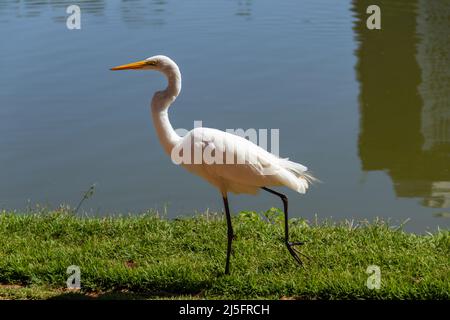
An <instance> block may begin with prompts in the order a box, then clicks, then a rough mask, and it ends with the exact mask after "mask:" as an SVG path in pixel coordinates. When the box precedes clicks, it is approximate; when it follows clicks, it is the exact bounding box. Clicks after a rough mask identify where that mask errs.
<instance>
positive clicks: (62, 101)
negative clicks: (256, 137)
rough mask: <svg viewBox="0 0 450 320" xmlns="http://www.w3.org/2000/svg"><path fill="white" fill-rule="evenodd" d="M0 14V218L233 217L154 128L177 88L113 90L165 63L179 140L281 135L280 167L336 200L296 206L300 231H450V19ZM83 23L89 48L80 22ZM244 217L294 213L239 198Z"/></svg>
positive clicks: (235, 206)
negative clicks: (157, 94)
mask: <svg viewBox="0 0 450 320" xmlns="http://www.w3.org/2000/svg"><path fill="white" fill-rule="evenodd" d="M377 3H378V4H379V5H380V7H381V11H382V12H381V17H382V20H381V23H382V30H369V29H367V28H366V18H367V17H368V15H367V14H366V8H367V7H368V6H369V5H370V4H372V1H365V0H364V1H363V0H362V1H358V0H354V1H343V0H342V1H329V0H309V1H297V0H290V1H279V2H276V4H275V2H274V1H268V0H259V1H252V0H236V1H224V0H222V1H209V0H203V1H169V0H156V1H144V0H141V1H140V0H135V1H131V0H128V1H126V0H123V1H106V0H105V1H94V0H89V1H88V0H87V1H76V2H74V1H31V0H30V1H8V0H2V1H1V2H0V36H1V39H2V44H1V50H0V69H1V72H0V208H6V209H11V208H13V209H24V208H27V207H29V206H32V205H34V204H36V203H40V204H44V205H49V206H52V207H56V206H58V205H59V204H60V203H66V204H70V205H71V206H75V205H76V204H77V203H78V201H79V200H80V198H81V196H82V194H83V191H85V190H87V189H88V188H89V186H90V185H92V184H93V183H95V184H96V187H95V193H94V195H93V197H92V198H90V199H88V200H87V201H85V202H84V203H83V207H82V209H83V210H85V211H87V212H89V213H90V214H92V215H94V214H95V215H102V214H110V213H119V212H122V213H126V212H140V211H142V210H145V209H149V208H156V209H158V210H163V209H164V208H167V211H168V215H169V216H170V217H175V216H178V215H192V214H193V213H194V212H196V211H204V210H206V209H207V208H210V210H222V202H221V198H220V195H219V194H218V192H217V191H216V190H214V189H213V188H212V187H210V186H209V185H208V184H207V183H206V182H204V181H202V180H201V179H200V178H198V177H196V176H193V175H191V174H189V173H188V172H186V171H184V170H183V169H182V168H178V167H176V166H175V165H174V164H172V162H171V161H170V159H169V158H168V157H167V156H166V155H165V154H164V153H163V150H162V148H161V147H160V145H159V142H158V140H157V138H156V134H155V132H154V129H153V127H152V123H151V119H150V113H149V102H150V99H151V96H152V95H153V92H154V91H156V90H159V89H162V88H163V87H164V86H165V80H164V79H163V77H162V76H161V75H159V74H157V73H152V72H130V71H129V72H111V71H109V68H110V67H112V66H115V65H118V64H123V63H128V62H132V61H135V60H140V59H142V58H146V57H148V56H152V55H155V54H165V55H168V56H170V57H172V58H173V59H174V60H175V61H176V62H177V63H178V64H179V66H180V69H181V72H182V75H183V89H182V92H181V95H180V97H179V98H178V100H177V101H176V103H175V104H174V105H173V106H172V108H171V112H170V116H171V121H172V123H173V125H174V127H175V128H186V129H191V128H192V127H193V126H194V120H201V121H202V122H203V125H204V126H207V127H215V128H218V129H222V130H225V129H236V128H243V129H248V128H256V129H269V130H270V129H280V155H281V156H283V157H289V158H290V159H292V160H295V161H298V162H300V163H303V164H305V165H307V166H308V167H309V168H310V169H311V170H312V171H313V172H314V173H315V175H317V176H318V177H319V178H320V179H321V180H322V181H323V183H321V184H318V185H317V186H315V187H313V188H312V189H311V190H310V192H308V193H307V194H306V195H299V194H296V193H295V192H293V191H290V190H287V189H283V190H284V191H285V192H286V194H287V195H288V196H289V199H290V210H291V211H290V212H291V216H296V217H304V218H306V219H309V220H313V219H314V217H315V215H317V217H318V218H319V219H324V218H328V217H332V218H333V219H356V220H360V219H373V218H374V217H382V218H391V221H392V224H394V225H398V224H400V223H401V222H402V221H404V220H406V219H408V218H409V219H410V221H409V222H408V223H407V224H406V230H409V231H414V232H424V231H427V230H435V229H436V228H437V227H438V226H439V227H442V228H448V227H449V225H450V219H449V218H448V216H449V215H450V214H449V212H450V208H449V206H450V104H449V96H450V89H449V88H450V69H449V68H450V67H449V66H450V58H449V57H450V54H449V48H450V42H449V37H448V35H449V33H450V24H449V20H448V17H449V14H450V5H449V2H448V1H446V0H442V1H438V0H436V1H428V0H403V1H396V2H395V3H393V2H392V1H387V0H386V1H377ZM70 4H79V5H80V7H81V30H68V29H67V28H66V18H67V17H68V16H69V15H68V14H66V8H67V6H68V5H70ZM230 203H231V207H232V210H233V211H234V212H236V211H238V210H265V209H268V208H270V207H271V206H280V205H281V204H280V202H279V199H278V198H274V197H273V196H271V195H269V194H264V193H261V194H260V195H259V196H258V197H252V196H246V195H240V196H231V197H230Z"/></svg>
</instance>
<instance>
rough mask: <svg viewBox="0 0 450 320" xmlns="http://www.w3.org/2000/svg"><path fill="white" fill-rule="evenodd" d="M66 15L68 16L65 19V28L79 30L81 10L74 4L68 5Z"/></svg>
mask: <svg viewBox="0 0 450 320" xmlns="http://www.w3.org/2000/svg"><path fill="white" fill-rule="evenodd" d="M66 13H67V14H70V15H69V16H68V17H67V19H66V26H67V29H69V30H74V29H76V30H79V29H81V9H80V7H79V6H77V5H76V4H73V5H70V6H68V7H67V9H66Z"/></svg>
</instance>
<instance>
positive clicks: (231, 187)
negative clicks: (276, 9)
mask: <svg viewBox="0 0 450 320" xmlns="http://www.w3.org/2000/svg"><path fill="white" fill-rule="evenodd" d="M124 69H144V70H145V69H148V70H157V71H160V72H161V73H163V74H164V75H165V76H166V78H167V81H168V85H167V88H166V89H165V90H163V91H157V92H156V93H155V94H154V96H153V99H152V103H151V112H152V119H153V124H154V127H155V129H156V132H157V135H158V138H159V140H160V142H161V145H162V147H163V148H164V150H165V152H166V153H167V154H169V155H170V156H171V157H172V158H173V154H174V153H173V152H174V151H176V152H178V151H179V150H183V151H184V152H185V151H186V150H190V152H189V154H190V155H189V157H187V158H186V157H185V158H184V160H183V161H182V162H181V165H182V166H183V167H184V168H186V169H187V170H189V171H190V172H192V173H194V174H196V175H199V176H200V177H202V178H204V179H205V180H207V181H208V182H209V183H211V184H212V185H214V186H215V187H216V188H218V189H219V191H220V192H221V193H222V195H223V198H224V201H225V202H226V203H225V208H226V211H227V218H228V223H229V224H228V230H229V243H228V255H227V266H226V273H228V262H229V254H230V249H231V240H230V239H231V238H230V230H231V232H232V229H231V220H230V219H229V212H228V200H227V193H228V192H233V193H248V194H256V193H257V192H258V191H259V190H260V189H261V188H264V187H268V186H286V187H288V188H290V189H292V190H295V191H297V192H299V193H305V192H306V190H307V189H308V186H309V183H310V182H311V181H313V180H315V178H314V177H313V176H312V175H310V174H309V173H308V172H307V168H306V167H305V166H303V165H301V164H298V163H295V162H292V161H290V160H288V159H283V158H279V157H277V156H275V155H273V154H271V153H269V152H268V151H266V150H264V149H263V148H261V147H259V146H257V145H256V144H254V143H252V142H251V141H249V140H247V139H245V138H243V137H240V136H237V135H234V134H231V133H228V132H224V131H220V130H216V129H211V128H195V129H193V130H191V131H190V132H188V133H187V134H186V135H185V136H183V137H180V136H179V135H178V134H177V133H176V132H175V130H174V129H173V127H172V125H171V124H170V121H169V116H168V109H169V106H170V105H171V104H172V103H173V102H174V101H175V99H176V98H177V96H178V95H179V93H180V90H181V73H180V70H179V68H178V66H177V65H176V63H175V62H174V61H173V60H171V59H170V58H168V57H166V56H162V55H158V56H153V57H150V58H147V59H145V60H142V61H138V62H135V63H131V64H127V65H123V66H118V67H115V68H112V70H124ZM195 149H196V150H199V151H200V153H201V154H202V155H203V154H204V153H205V151H206V152H207V153H208V154H210V155H213V156H214V158H216V159H217V158H219V159H222V162H220V161H219V162H208V161H205V159H202V161H200V163H197V162H195V158H194V157H195V156H194V154H195ZM183 156H186V155H185V154H183ZM230 158H231V159H233V160H234V161H232V163H230V162H229V161H226V160H227V159H230ZM186 159H187V161H186ZM268 191H269V192H272V193H274V194H277V195H279V196H282V199H283V203H284V201H286V203H285V214H286V219H287V198H286V197H285V196H284V195H281V194H279V193H277V192H275V191H272V190H268ZM287 228H288V227H287V224H286V241H287V242H286V244H289V245H288V249H289V251H290V252H291V254H292V255H293V256H294V254H293V252H292V251H291V250H292V248H291V246H292V245H295V244H296V243H290V242H289V243H288V235H287V232H288V230H287ZM297 244H298V243H297ZM294 258H295V256H294ZM296 260H297V259H296ZM298 261H299V260H298Z"/></svg>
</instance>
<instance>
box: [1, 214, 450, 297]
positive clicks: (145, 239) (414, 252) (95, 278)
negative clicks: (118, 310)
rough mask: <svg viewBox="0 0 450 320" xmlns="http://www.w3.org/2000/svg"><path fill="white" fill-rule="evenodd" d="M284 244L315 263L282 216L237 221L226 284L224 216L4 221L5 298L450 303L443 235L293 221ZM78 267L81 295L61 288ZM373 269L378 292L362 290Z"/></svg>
mask: <svg viewBox="0 0 450 320" xmlns="http://www.w3.org/2000/svg"><path fill="white" fill-rule="evenodd" d="M290 223H291V240H294V241H306V244H305V245H304V246H302V247H301V250H302V252H304V253H305V254H307V255H308V256H310V257H312V259H311V260H309V261H305V262H306V263H305V268H300V267H299V266H298V265H296V264H295V262H294V260H293V259H292V257H291V256H290V255H289V253H288V251H287V249H286V247H285V246H284V244H283V227H282V225H283V218H282V215H281V214H280V213H279V212H278V211H277V210H276V209H272V210H270V211H268V212H267V213H265V214H264V215H258V214H256V213H253V212H242V213H240V214H239V215H238V216H236V217H234V218H233V225H234V230H235V234H236V239H235V241H234V242H233V249H234V252H233V255H232V258H231V275H229V276H226V275H224V274H223V269H224V264H225V252H226V224H225V221H224V218H223V216H222V215H211V214H210V215H199V216H195V217H189V218H180V219H172V220H170V219H165V218H162V217H159V216H158V215H157V214H154V213H148V214H143V215H139V216H124V217H108V218H87V217H76V216H73V215H71V214H69V213H68V212H67V211H65V210H62V209H61V210H57V211H51V212H47V211H45V210H42V212H39V213H33V214H17V213H11V212H6V211H3V212H1V211H0V298H3V299H42V298H71V297H75V298H77V297H86V298H114V299H120V298H130V299H146V298H168V299H173V298H188V299H244V298H245V299H280V298H296V299H360V298H362V299H449V298H450V281H449V276H450V268H449V262H450V232H449V231H442V230H441V231H438V232H436V233H434V234H426V235H416V234H410V233H406V232H403V231H402V230H401V229H400V228H392V227H390V226H388V225H387V224H386V223H384V222H381V221H374V222H370V223H369V222H361V223H359V224H358V225H357V226H356V225H355V224H352V223H349V222H343V223H331V222H323V223H308V222H307V221H304V220H300V219H293V220H291V222H290ZM70 265H77V266H79V267H80V269H81V286H82V290H81V291H80V292H71V291H68V290H66V289H64V288H65V286H66V280H67V277H68V275H67V274H66V270H67V267H68V266H70ZM369 265H377V266H379V267H380V270H381V288H380V289H379V290H370V289H368V288H367V286H366V281H367V278H368V276H369V275H368V274H367V273H366V269H367V267H368V266H369Z"/></svg>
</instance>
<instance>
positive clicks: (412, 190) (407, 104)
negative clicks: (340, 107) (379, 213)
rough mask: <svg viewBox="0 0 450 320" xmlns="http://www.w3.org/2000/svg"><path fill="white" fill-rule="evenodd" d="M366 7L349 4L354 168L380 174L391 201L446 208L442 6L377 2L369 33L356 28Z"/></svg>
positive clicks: (445, 13)
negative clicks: (356, 121) (387, 181)
mask: <svg viewBox="0 0 450 320" xmlns="http://www.w3.org/2000/svg"><path fill="white" fill-rule="evenodd" d="M372 2H373V1H366V0H361V1H359V0H355V1H353V10H354V11H355V13H356V16H357V18H358V22H357V23H356V24H355V32H356V35H357V41H358V42H359V47H358V49H357V52H356V54H357V56H358V63H357V67H356V69H357V75H358V80H359V82H360V98H359V99H360V117H361V120H360V135H359V156H360V159H361V162H362V168H363V170H365V171H371V170H385V171H386V172H387V173H388V175H389V176H390V178H391V179H392V182H393V185H394V189H395V192H396V194H397V196H399V197H420V198H422V199H423V200H422V204H423V205H425V206H429V207H449V206H450V166H449V164H450V104H449V88H450V69H449V65H450V61H449V60H450V59H449V57H450V56H449V54H448V52H449V49H450V42H449V38H448V35H449V31H450V25H449V24H448V17H449V15H450V6H448V2H446V1H426V0H418V1H410V0H402V1H396V2H395V4H393V3H392V1H387V0H386V1H378V4H379V5H380V6H381V7H382V8H383V9H382V30H381V31H372V30H368V29H367V28H366V27H365V23H361V19H362V21H365V19H366V17H367V15H366V13H365V10H366V8H367V6H368V5H370V4H372ZM387 75H389V76H387Z"/></svg>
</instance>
